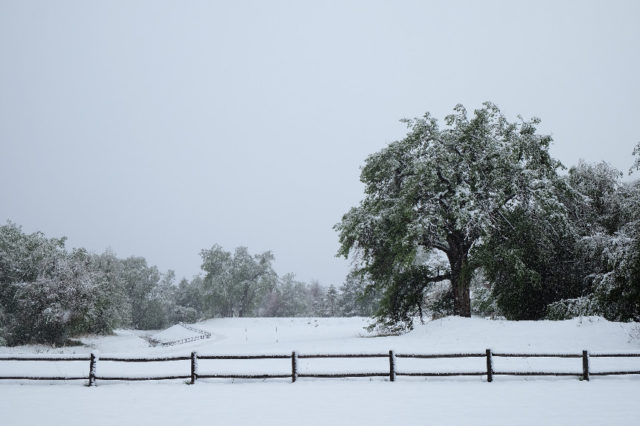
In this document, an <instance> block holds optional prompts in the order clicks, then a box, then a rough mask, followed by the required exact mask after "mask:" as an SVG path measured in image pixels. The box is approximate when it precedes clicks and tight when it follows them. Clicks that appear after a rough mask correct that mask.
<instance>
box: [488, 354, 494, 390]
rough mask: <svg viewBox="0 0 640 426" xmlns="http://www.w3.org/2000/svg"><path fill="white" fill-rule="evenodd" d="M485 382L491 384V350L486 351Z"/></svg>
mask: <svg viewBox="0 0 640 426" xmlns="http://www.w3.org/2000/svg"><path fill="white" fill-rule="evenodd" d="M487 382H489V383H491V382H493V360H492V357H491V349H487Z"/></svg>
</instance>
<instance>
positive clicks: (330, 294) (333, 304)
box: [324, 284, 340, 317]
mask: <svg viewBox="0 0 640 426" xmlns="http://www.w3.org/2000/svg"><path fill="white" fill-rule="evenodd" d="M339 297H340V295H339V293H338V289H337V288H336V286H334V285H333V284H331V285H330V286H329V288H328V289H327V294H326V296H325V312H324V313H325V315H324V316H327V317H335V316H338V302H339Z"/></svg>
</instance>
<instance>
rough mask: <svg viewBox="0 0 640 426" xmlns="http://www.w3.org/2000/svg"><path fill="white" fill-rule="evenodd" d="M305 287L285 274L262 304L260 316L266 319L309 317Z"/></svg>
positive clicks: (306, 289) (309, 307)
mask: <svg viewBox="0 0 640 426" xmlns="http://www.w3.org/2000/svg"><path fill="white" fill-rule="evenodd" d="M308 293H309V289H308V288H307V285H306V284H305V283H304V282H302V281H298V280H296V279H295V275H294V274H285V275H284V276H283V277H282V278H280V279H279V282H278V285H277V286H276V287H274V288H273V289H272V291H271V292H269V293H268V294H267V296H266V298H265V300H264V302H263V308H262V311H261V315H264V316H267V317H301V316H310V315H311V306H310V303H309V297H308Z"/></svg>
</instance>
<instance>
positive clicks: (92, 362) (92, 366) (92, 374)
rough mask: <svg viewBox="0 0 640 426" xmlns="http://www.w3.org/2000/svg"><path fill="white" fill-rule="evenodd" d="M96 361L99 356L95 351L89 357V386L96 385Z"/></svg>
mask: <svg viewBox="0 0 640 426" xmlns="http://www.w3.org/2000/svg"><path fill="white" fill-rule="evenodd" d="M96 362H97V358H96V356H95V354H94V353H91V356H90V357H89V386H95V385H96Z"/></svg>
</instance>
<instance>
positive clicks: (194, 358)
mask: <svg viewBox="0 0 640 426" xmlns="http://www.w3.org/2000/svg"><path fill="white" fill-rule="evenodd" d="M197 378H198V354H197V353H195V352H191V384H192V385H193V384H195V383H196V379H197Z"/></svg>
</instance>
